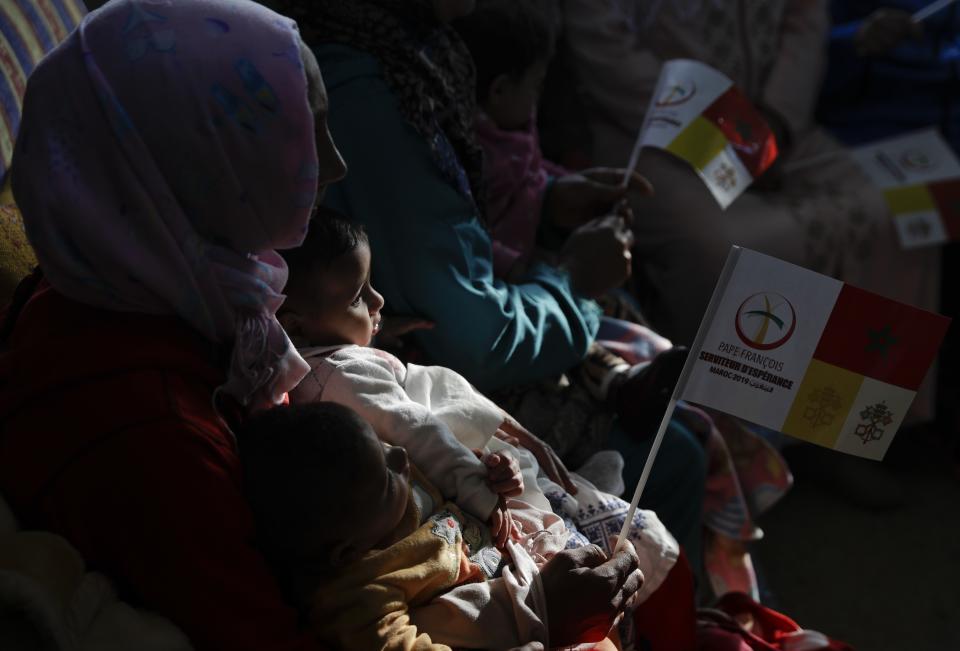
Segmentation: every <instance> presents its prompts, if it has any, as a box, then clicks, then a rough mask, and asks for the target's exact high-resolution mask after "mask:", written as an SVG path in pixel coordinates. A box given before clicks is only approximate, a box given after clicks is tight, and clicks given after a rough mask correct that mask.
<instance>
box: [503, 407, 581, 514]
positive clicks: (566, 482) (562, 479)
mask: <svg viewBox="0 0 960 651" xmlns="http://www.w3.org/2000/svg"><path fill="white" fill-rule="evenodd" d="M505 416H506V418H504V421H503V422H502V423H501V424H500V429H499V430H497V432H496V434H495V436H496V437H497V438H498V439H500V440H502V441H505V442H507V443H509V444H510V445H513V446H515V447H520V448H526V449H527V450H530V452H531V453H532V454H533V456H534V458H535V459H536V460H537V463H539V464H540V468H541V469H542V470H543V472H544V473H546V475H547V477H549V478H550V480H551V481H553V482H554V483H556V484H559V485H560V486H562V487H563V489H564V490H565V491H567V492H568V493H570V494H571V495H576V494H577V486H576V484H574V483H573V480H572V479H570V473H569V472H568V471H567V467H566V466H564V465H563V461H561V460H560V457H559V456H557V453H556V452H554V451H553V448H551V447H550V446H549V445H547V444H546V443H544V442H543V441H542V440H540V439H539V438H538V437H536V436H534V435H533V434H532V433H531V432H530V431H529V430H527V428H525V427H524V426H523V425H521V424H520V423H518V422H517V421H515V420H514V419H513V418H512V417H511V416H509V415H506V414H505Z"/></svg>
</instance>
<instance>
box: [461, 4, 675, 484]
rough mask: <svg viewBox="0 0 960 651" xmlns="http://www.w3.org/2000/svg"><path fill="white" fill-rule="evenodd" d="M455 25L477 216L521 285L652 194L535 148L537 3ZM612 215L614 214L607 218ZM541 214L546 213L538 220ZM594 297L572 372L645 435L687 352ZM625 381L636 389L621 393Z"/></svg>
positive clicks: (634, 179) (544, 26)
mask: <svg viewBox="0 0 960 651" xmlns="http://www.w3.org/2000/svg"><path fill="white" fill-rule="evenodd" d="M454 27H455V28H456V30H457V31H458V32H459V34H460V36H461V37H462V38H463V40H464V42H465V43H466V45H467V47H468V49H469V50H470V53H471V56H472V57H473V60H474V63H475V65H476V70H477V105H478V112H477V115H476V120H475V134H476V136H477V140H478V142H479V144H480V146H481V147H482V149H483V154H484V167H483V182H484V189H485V193H484V208H485V213H484V218H485V223H486V224H487V227H488V228H489V230H490V235H491V240H492V243H493V267H494V274H495V275H497V276H498V277H500V278H503V279H505V280H508V281H510V282H519V281H521V280H522V278H523V276H524V275H525V273H526V270H527V268H528V266H529V264H530V263H531V262H532V261H533V260H534V258H535V257H546V258H547V259H548V260H549V259H550V257H551V256H552V254H551V253H550V252H549V249H550V248H553V249H556V248H559V247H562V246H563V243H564V242H565V241H566V238H567V236H568V235H569V234H570V232H572V231H573V230H574V229H576V228H577V227H580V226H583V225H584V224H585V223H586V222H588V221H592V220H594V219H598V218H600V219H624V220H625V221H626V222H627V223H628V225H629V223H630V222H631V221H632V214H631V213H630V210H629V207H627V206H626V203H625V202H624V201H623V199H624V197H625V196H626V192H627V190H628V186H629V188H630V189H633V190H637V191H640V192H643V193H647V194H648V193H650V192H651V191H652V188H651V187H650V185H649V183H647V181H646V180H645V179H643V178H642V177H640V176H639V175H637V174H635V173H631V175H630V177H629V184H628V182H627V180H626V179H625V175H626V171H625V170H622V169H611V168H596V169H588V170H584V171H582V172H577V173H573V172H569V171H568V170H565V169H564V168H562V167H560V166H559V165H556V164H554V163H551V162H550V161H548V160H545V159H544V158H543V156H542V154H541V152H540V143H539V139H538V137H537V124H536V107H537V101H538V100H539V97H540V90H541V87H542V85H543V80H544V77H545V76H546V72H547V66H548V65H549V62H550V59H551V58H552V56H553V49H554V40H555V35H554V30H553V26H552V25H551V22H550V20H549V18H548V17H547V16H546V15H545V13H544V12H543V10H541V9H540V7H539V6H538V4H537V3H536V2H534V1H533V0H480V1H479V2H478V3H477V7H476V9H475V10H474V12H473V13H472V14H470V15H469V16H467V17H465V18H462V19H459V20H457V21H455V22H454ZM545 204H549V205H548V206H547V208H548V209H546V210H545ZM613 211H616V212H617V213H618V216H612V215H610V213H611V212H613ZM545 214H549V215H551V216H552V219H550V220H546V219H541V216H542V215H545ZM604 216H606V217H604ZM541 244H542V245H543V246H540V245H541ZM599 301H600V303H601V304H602V305H603V306H604V309H605V311H606V312H607V316H605V317H604V318H603V319H602V320H601V326H600V331H599V332H598V334H597V341H596V342H594V344H593V345H592V346H591V348H590V350H589V352H588V354H587V357H586V359H585V360H584V363H583V364H581V366H580V367H579V369H578V372H579V373H580V375H581V376H582V377H580V378H579V379H580V380H582V382H583V384H584V386H585V387H586V388H587V389H588V390H589V391H590V393H591V394H593V395H594V397H595V398H597V399H599V400H601V401H604V402H608V403H609V404H611V405H612V406H614V408H615V409H616V411H617V413H618V415H619V416H620V418H621V421H624V422H625V424H626V425H627V428H628V429H630V430H634V431H639V432H641V433H642V434H643V435H650V434H652V433H653V432H654V431H656V427H657V425H659V423H660V418H661V417H662V416H663V412H664V410H665V408H666V405H667V401H668V399H669V397H670V393H671V392H672V390H673V386H674V384H675V382H676V379H677V377H678V376H679V374H680V370H681V368H682V367H683V362H684V360H685V359H686V349H685V348H673V347H672V346H671V344H670V342H669V341H667V340H666V339H664V338H663V337H660V336H659V335H657V334H656V333H654V332H653V331H651V330H650V329H649V328H647V327H646V326H645V325H642V318H640V317H639V313H638V312H637V311H636V310H635V309H634V308H633V307H632V304H631V303H630V301H629V300H624V299H623V298H622V297H617V295H614V294H610V295H607V296H604V297H602V298H601V299H599ZM625 318H632V319H633V321H634V322H630V321H628V320H625ZM628 381H629V382H631V384H632V385H633V386H630V387H627V388H626V389H625V390H624V391H620V390H619V389H620V388H621V387H623V385H625V384H626V383H627V382H628ZM597 479H599V478H597ZM610 491H611V492H618V491H616V490H613V488H612V487H610ZM621 492H622V489H621Z"/></svg>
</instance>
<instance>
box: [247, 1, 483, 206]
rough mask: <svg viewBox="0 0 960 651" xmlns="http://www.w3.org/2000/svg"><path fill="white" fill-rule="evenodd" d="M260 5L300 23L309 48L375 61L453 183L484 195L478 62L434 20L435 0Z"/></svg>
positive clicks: (477, 195) (454, 35)
mask: <svg viewBox="0 0 960 651" xmlns="http://www.w3.org/2000/svg"><path fill="white" fill-rule="evenodd" d="M261 1H262V2H264V3H265V4H267V5H268V6H270V7H273V8H274V9H276V10H277V11H280V12H282V13H285V14H288V15H290V16H291V17H292V18H295V19H296V20H297V23H298V24H299V25H300V29H301V31H302V33H303V38H304V40H305V41H306V42H307V44H309V45H310V46H311V47H316V46H317V45H319V44H321V43H341V44H343V45H348V46H350V47H353V48H356V49H358V50H363V51H364V52H367V53H368V54H370V55H371V56H373V57H375V58H376V59H377V60H378V61H379V62H380V66H381V69H382V70H383V75H384V78H385V79H386V82H387V85H388V86H389V87H390V90H391V91H392V92H393V94H394V96H395V97H396V98H397V101H398V103H399V105H400V111H401V112H402V114H403V116H404V118H406V120H407V122H409V123H410V125H411V126H413V128H414V129H416V131H417V132H418V133H419V134H420V135H421V136H423V138H424V139H425V140H426V142H427V144H428V145H429V146H430V150H431V152H432V154H433V157H434V160H435V161H436V163H437V165H438V167H439V168H440V169H441V171H442V172H443V173H444V175H445V176H446V177H447V179H448V180H449V181H450V183H452V184H453V185H454V186H455V187H456V188H457V189H458V190H459V191H460V192H461V193H462V194H464V195H465V196H467V197H469V198H473V199H474V200H479V199H480V197H482V196H483V194H482V192H481V189H480V188H481V178H482V168H481V165H482V156H483V154H482V151H481V149H480V147H479V145H477V142H476V140H475V138H474V134H473V118H474V113H475V110H476V98H475V94H476V91H475V85H476V72H475V70H474V67H473V59H472V58H471V57H470V52H469V50H467V47H466V45H464V43H463V41H462V40H460V37H459V36H458V35H457V33H456V32H455V31H454V30H453V29H452V28H451V27H450V26H448V25H443V24H441V23H440V22H439V21H438V20H437V18H436V16H435V15H434V8H433V2H432V0H311V2H302V1H301V0H261ZM478 203H479V202H478Z"/></svg>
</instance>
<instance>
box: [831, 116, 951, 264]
mask: <svg viewBox="0 0 960 651" xmlns="http://www.w3.org/2000/svg"><path fill="white" fill-rule="evenodd" d="M850 153H851V155H852V156H853V158H854V160H856V161H857V163H859V165H860V166H861V167H862V168H863V171H864V172H865V173H866V174H867V176H868V177H870V180H871V181H872V182H873V183H874V184H875V185H876V186H877V187H878V188H880V189H881V190H882V191H883V196H884V199H885V200H886V202H887V205H888V206H889V207H890V212H891V213H893V218H894V224H895V225H896V227H897V234H898V235H899V237H900V244H901V245H903V247H904V248H915V247H920V246H929V245H933V244H940V243H942V242H946V241H948V240H957V239H960V163H958V162H957V157H956V156H955V155H954V154H953V152H952V151H951V150H950V147H949V145H947V143H946V142H944V141H943V138H941V137H940V134H939V133H937V131H936V129H928V130H925V131H919V132H916V133H911V134H907V135H905V136H898V137H896V138H891V139H889V140H883V141H880V142H876V143H873V144H870V145H866V146H863V147H857V148H855V149H853V150H852V151H851V152H850Z"/></svg>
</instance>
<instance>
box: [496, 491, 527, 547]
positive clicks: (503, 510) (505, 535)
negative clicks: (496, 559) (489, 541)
mask: <svg viewBox="0 0 960 651" xmlns="http://www.w3.org/2000/svg"><path fill="white" fill-rule="evenodd" d="M519 533H520V532H519V529H518V528H517V525H515V524H514V522H513V516H512V515H510V510H509V509H508V508H507V507H506V506H505V504H504V499H503V498H502V497H501V498H500V502H499V504H497V507H496V508H495V509H494V510H493V513H491V514H490V536H491V537H492V538H493V544H494V545H496V546H497V549H503V548H504V547H506V545H507V540H509V539H510V538H511V537H514V536H518V535H519Z"/></svg>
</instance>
